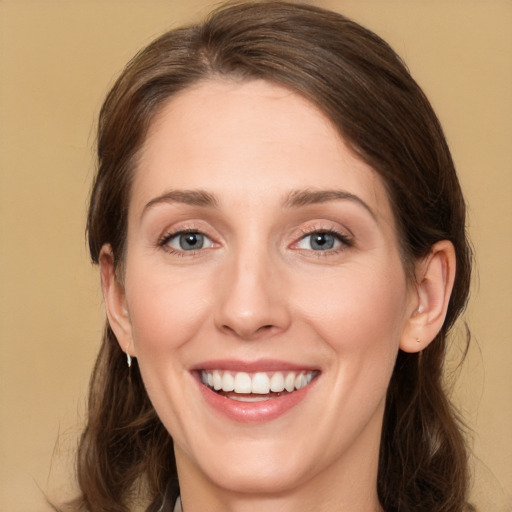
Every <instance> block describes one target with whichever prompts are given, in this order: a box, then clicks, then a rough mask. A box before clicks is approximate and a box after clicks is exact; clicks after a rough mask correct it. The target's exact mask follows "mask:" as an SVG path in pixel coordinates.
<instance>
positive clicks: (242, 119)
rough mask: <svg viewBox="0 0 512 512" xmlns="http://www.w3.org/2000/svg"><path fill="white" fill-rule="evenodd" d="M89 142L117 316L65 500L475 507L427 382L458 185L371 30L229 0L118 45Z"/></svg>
mask: <svg viewBox="0 0 512 512" xmlns="http://www.w3.org/2000/svg"><path fill="white" fill-rule="evenodd" d="M98 158H99V169H98V175H97V178H96V181H95V184H94V188H93V191H92V197H91V204H90V210H89V218H88V234H89V246H90V250H91V256H92V259H93V261H94V262H96V263H98V264H99V266H100V273H101V279H102V288H103V293H104V298H105V304H106V310H107V315H108V324H107V327H106V330H105V336H104V341H103V345H102V348H101V351H100V354H99V356H98V360H97V363H96V367H95V369H94V373H93V376H92V380H91V390H90V398H89V417H88V424H87V427H86V429H85V431H84V434H83V436H82V440H81V444H80V448H79V456H78V480H79V484H80V488H81V492H82V495H81V497H80V498H79V499H78V500H77V501H76V503H75V507H76V508H78V509H81V510H91V511H99V510H105V511H107V510H108V511H117V510H118V511H126V510H131V509H133V507H134V506H135V505H136V504H143V503H146V502H147V503H149V505H147V506H148V508H147V510H150V511H156V510H160V511H164V510H165V511H167V510H173V508H174V507H175V510H180V507H181V506H182V507H183V510H184V511H185V512H195V511H200V510H209V511H217V510H218V511H221V510H222V511H253V510H268V511H273V510H280V511H291V510H308V511H309V510H318V511H326V512H327V511H334V510H336V511H338V510H344V511H370V510H372V511H386V512H391V511H416V512H417V511H429V512H431V511H450V512H452V511H461V510H464V509H465V506H466V505H465V501H466V492H467V463H466V453H465V447H464V442H463V438H462V435H461V432H460V429H459V424H458V421H457V419H456V418H455V416H454V413H453V411H452V409H451V407H450V405H449V403H448V400H447V398H446V396H445V394H444V392H443V389H442V382H441V376H442V366H443V358H444V351H445V346H446V337H447V334H448V331H449V329H450V327H451V326H452V325H453V323H454V322H455V320H456V318H457V317H458V315H459V314H460V313H461V311H462V310H463V308H464V306H465V303H466V300H467V296H468V288H469V280H470V260H471V256H470V251H469V248H468V243H467V240H466V236H465V207H464V200H463V197H462V193H461V190H460V186H459V183H458V180H457V177H456V174H455V170H454V167H453V163H452V160H451V156H450V153H449V150H448V147H447V145H446V142H445V139H444V136H443V133H442V130H441V127H440V125H439V122H438V120H437V118H436V116H435V114H434V113H433V111H432V109H431V107H430V105H429V103H428V101H427V99H426V98H425V96H424V95H423V93H422V91H421V90H420V89H419V87H418V86H417V84H416V83H415V82H414V81H413V79H412V78H411V77H410V75H409V73H408V72H407V70H406V68H405V66H404V65H403V63H402V62H401V61H400V59H399V58H398V57H397V56H396V54H395V53H394V52H393V51H392V50H391V48H389V46H388V45H387V44H386V43H385V42H383V41H382V40H381V39H380V38H378V37H377V36H376V35H375V34H373V33H371V32H369V31H368V30H366V29H364V28H362V27H360V26H359V25H357V24H355V23H354V22H351V21H350V20H347V19H346V18H344V17H342V16H341V15H339V14H335V13H332V12H328V11H325V10H321V9H318V8H315V7H311V6H307V5H295V4H289V3H281V2H270V3H268V2H264V3H260V2H256V3H242V4H231V5H228V6H226V7H223V8H220V9H219V10H218V11H216V12H214V13H213V14H212V15H211V16H210V17H209V18H208V20H207V21H206V22H205V23H204V24H201V25H198V26H193V27H189V28H183V29H178V30H174V31H171V32H169V33H167V34H165V35H163V36H162V37H160V38H159V39H158V40H156V41H155V42H154V43H152V44H151V45H149V46H148V48H146V49H145V50H143V51H142V52H141V53H139V54H138V55H137V56H136V57H135V58H134V59H133V60H132V62H131V63H130V64H129V65H128V67H127V68H126V69H125V71H124V72H123V74H122V75H121V77H120V78H119V79H118V81H117V83H116V84H115V85H114V87H113V89H112V91H111V92H110V93H109V95H108V97H107V99H106V101H105V104H104V106H103V108H102V111H101V114H100V121H99V135H98ZM179 496H181V500H180V499H179Z"/></svg>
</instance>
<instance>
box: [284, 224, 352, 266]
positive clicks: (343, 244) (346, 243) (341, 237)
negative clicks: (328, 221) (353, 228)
mask: <svg viewBox="0 0 512 512" xmlns="http://www.w3.org/2000/svg"><path fill="white" fill-rule="evenodd" d="M315 234H322V235H330V236H332V237H334V238H335V239H336V240H337V241H338V242H340V246H339V247H337V248H333V249H327V250H324V251H315V250H312V249H302V250H308V251H309V252H311V253H313V254H314V255H315V256H317V257H319V258H322V257H326V256H332V255H333V254H338V253H339V252H342V251H344V250H346V249H347V248H350V247H353V245H354V241H353V240H352V238H350V237H349V236H347V235H346V234H345V233H342V232H340V231H337V230H336V229H333V228H322V227H319V226H315V227H313V228H306V229H301V231H300V238H299V240H298V241H297V242H294V243H293V245H297V244H298V243H300V242H301V241H302V240H304V239H305V238H307V237H308V236H312V235H315ZM299 250H300V249H299Z"/></svg>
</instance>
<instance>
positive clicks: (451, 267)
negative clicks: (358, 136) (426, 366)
mask: <svg viewBox="0 0 512 512" xmlns="http://www.w3.org/2000/svg"><path fill="white" fill-rule="evenodd" d="M455 267H456V263H455V249H454V247H453V244H452V243H451V242H449V241H448V240H442V241H440V242H437V243H436V244H434V245H433V246H432V249H431V251H430V253H429V254H428V256H427V257H426V258H425V259H423V260H422V261H420V262H418V264H417V266H416V283H415V288H416V299H415V303H414V304H413V305H412V308H411V312H410V315H409V318H408V319H407V322H406V326H405V328H404V330H403V333H402V338H401V340H400V348H401V349H402V350H403V351H404V352H419V351H421V350H423V349H424V348H426V347H427V346H428V345H429V343H430V342H431V341H432V340H433V339H434V338H435V337H436V335H437V333H438V332H439V331H440V330H441V328H442V326H443V323H444V320H445V318H446V312H447V310H448V304H449V302H450V295H451V293H452V289H453V283H454V280H455V270H456V269H455Z"/></svg>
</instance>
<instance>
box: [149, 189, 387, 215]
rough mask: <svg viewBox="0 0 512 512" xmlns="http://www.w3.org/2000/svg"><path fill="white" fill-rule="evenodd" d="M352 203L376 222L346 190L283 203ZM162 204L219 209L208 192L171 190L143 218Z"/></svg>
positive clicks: (295, 196) (294, 194) (295, 195)
mask: <svg viewBox="0 0 512 512" xmlns="http://www.w3.org/2000/svg"><path fill="white" fill-rule="evenodd" d="M340 200H345V201H352V202H354V203H356V204H359V205H360V206H362V207H363V208H364V209H365V210H367V211H368V213H370V215H371V216H372V217H373V218H374V219H375V220H376V219H377V215H376V214H375V212H374V211H373V210H372V208H371V207H370V206H369V205H368V204H367V203H366V202H365V201H363V200H362V199H361V198H360V197H359V196H357V195H355V194H352V193H351V192H347V191H345V190H311V189H305V190H292V191H291V192H290V193H288V194H287V195H286V197H285V200H284V201H283V206H284V207H285V208H300V207H301V206H308V205H314V204H321V203H327V202H330V201H340ZM162 203H181V204H187V205H190V206H201V207H203V208H217V207H218V205H219V202H218V200H217V198H216V197H215V196H214V195H213V194H211V193H210V192H207V191H206V190H200V189H197V190H170V191H168V192H165V193H164V194H162V195H160V196H158V197H155V198H153V199H151V200H150V201H149V202H148V203H146V205H145V206H144V209H143V211H142V214H141V216H143V215H144V214H145V213H146V211H147V210H149V209H150V208H152V207H153V206H155V205H158V204H162Z"/></svg>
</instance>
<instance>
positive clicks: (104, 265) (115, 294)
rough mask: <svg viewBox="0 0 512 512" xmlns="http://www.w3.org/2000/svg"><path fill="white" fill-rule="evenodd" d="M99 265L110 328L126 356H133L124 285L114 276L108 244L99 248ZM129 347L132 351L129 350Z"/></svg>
mask: <svg viewBox="0 0 512 512" xmlns="http://www.w3.org/2000/svg"><path fill="white" fill-rule="evenodd" d="M99 265H100V276H101V289H102V292H103V300H104V302H105V309H106V312H107V318H108V322H109V324H110V328H111V329H112V331H113V332H114V334H115V335H116V338H117V341H118V343H119V345H120V346H121V349H122V350H123V352H126V353H127V355H128V356H134V355H135V354H134V353H133V346H132V330H131V322H130V315H129V312H128V307H127V304H126V296H125V292H124V286H123V284H122V283H120V282H119V279H118V277H117V276H116V271H115V265H114V253H113V251H112V247H111V246H110V245H108V244H106V245H104V246H103V247H102V248H101V252H100V257H99ZM130 349H131V350H132V351H130V352H129V350H130Z"/></svg>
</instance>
